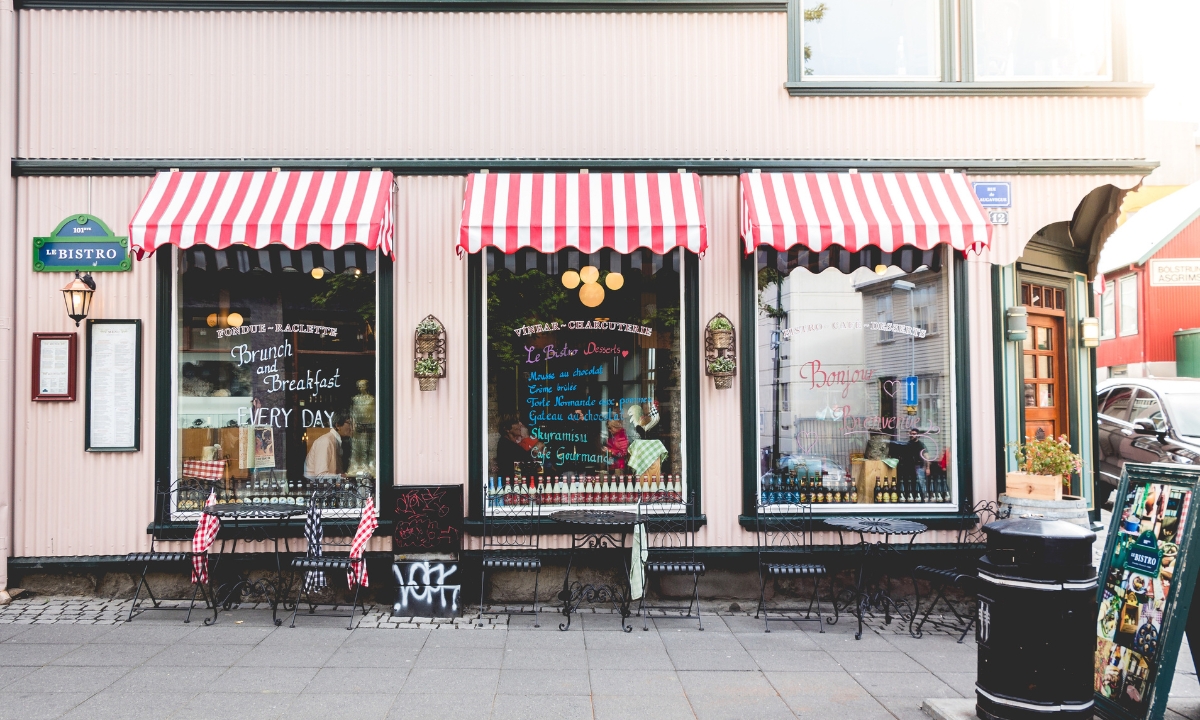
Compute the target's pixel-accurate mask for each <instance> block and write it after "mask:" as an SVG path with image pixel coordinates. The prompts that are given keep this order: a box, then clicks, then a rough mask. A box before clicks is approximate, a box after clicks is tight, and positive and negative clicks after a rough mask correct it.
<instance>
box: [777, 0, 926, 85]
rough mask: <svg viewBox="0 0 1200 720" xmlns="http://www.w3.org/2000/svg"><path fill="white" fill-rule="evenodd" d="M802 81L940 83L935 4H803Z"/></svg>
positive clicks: (882, 0)
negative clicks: (846, 79) (889, 80)
mask: <svg viewBox="0 0 1200 720" xmlns="http://www.w3.org/2000/svg"><path fill="white" fill-rule="evenodd" d="M802 6H803V11H804V12H803V21H802V23H801V26H802V27H801V29H800V35H801V38H802V42H803V44H804V51H803V55H804V75H805V77H811V78H813V79H838V78H855V79H864V78H866V79H870V78H886V79H900V80H937V79H940V77H941V70H940V63H941V52H940V45H941V20H940V16H941V9H940V6H941V3H940V2H939V0H802Z"/></svg>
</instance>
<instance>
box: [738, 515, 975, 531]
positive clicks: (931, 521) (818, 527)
mask: <svg viewBox="0 0 1200 720" xmlns="http://www.w3.org/2000/svg"><path fill="white" fill-rule="evenodd" d="M847 514H853V515H854V516H855V517H886V518H899V519H902V520H914V521H916V522H919V523H921V524H922V525H925V526H926V527H927V528H929V529H930V530H959V529H962V528H970V527H975V524H976V523H978V522H979V516H977V515H975V514H973V513H961V512H954V511H950V512H944V513H938V512H933V513H922V514H916V513H914V514H911V515H910V514H907V513H887V512H853V513H847ZM764 517H765V518H767V519H766V520H765V521H764V522H765V523H766V524H767V525H768V526H769V525H770V524H771V520H773V519H787V520H789V521H790V522H795V521H796V519H797V518H799V517H800V516H799V515H784V514H780V515H766V516H764ZM823 519H824V518H822V517H821V516H820V515H818V514H816V513H814V514H813V515H812V520H813V523H814V526H813V530H814V531H817V532H822V531H829V532H837V528H834V527H831V526H828V525H825V524H824V522H822V521H823ZM738 524H739V525H741V526H742V527H743V528H745V529H746V530H749V531H751V532H754V531H756V530H757V529H758V518H757V516H755V515H739V516H738ZM843 532H846V531H843Z"/></svg>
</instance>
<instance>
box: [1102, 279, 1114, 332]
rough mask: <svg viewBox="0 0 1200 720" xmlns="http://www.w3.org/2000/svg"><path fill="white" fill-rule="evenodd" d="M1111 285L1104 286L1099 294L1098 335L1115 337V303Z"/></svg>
mask: <svg viewBox="0 0 1200 720" xmlns="http://www.w3.org/2000/svg"><path fill="white" fill-rule="evenodd" d="M1116 297H1117V295H1116V292H1115V291H1114V290H1113V286H1112V285H1109V286H1108V287H1106V288H1104V292H1103V293H1101V295H1100V337H1102V338H1115V337H1116V336H1117V303H1116Z"/></svg>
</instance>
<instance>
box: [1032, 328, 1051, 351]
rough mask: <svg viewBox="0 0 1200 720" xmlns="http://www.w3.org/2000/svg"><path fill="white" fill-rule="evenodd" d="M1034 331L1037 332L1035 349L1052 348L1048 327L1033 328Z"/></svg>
mask: <svg viewBox="0 0 1200 720" xmlns="http://www.w3.org/2000/svg"><path fill="white" fill-rule="evenodd" d="M1034 332H1036V333H1037V349H1038V350H1052V349H1053V348H1051V347H1050V328H1044V327H1039V328H1034Z"/></svg>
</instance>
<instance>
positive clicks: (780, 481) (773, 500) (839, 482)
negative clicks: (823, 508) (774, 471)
mask: <svg viewBox="0 0 1200 720" xmlns="http://www.w3.org/2000/svg"><path fill="white" fill-rule="evenodd" d="M826 475H827V474H826V473H824V472H822V473H821V474H820V475H818V474H816V473H812V474H809V473H804V474H798V473H796V472H794V471H793V472H790V473H784V474H782V475H764V476H763V479H762V501H763V502H764V503H767V504H779V503H793V504H804V505H823V504H826V503H856V502H858V488H857V487H856V486H855V485H854V483H851V482H847V481H846V480H845V479H835V480H830V479H828V477H827V476H826Z"/></svg>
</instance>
